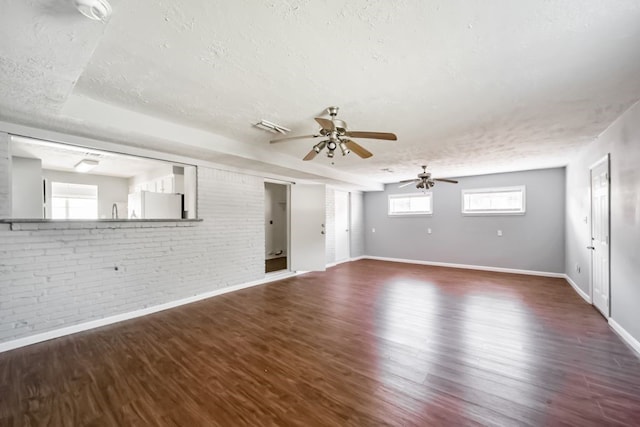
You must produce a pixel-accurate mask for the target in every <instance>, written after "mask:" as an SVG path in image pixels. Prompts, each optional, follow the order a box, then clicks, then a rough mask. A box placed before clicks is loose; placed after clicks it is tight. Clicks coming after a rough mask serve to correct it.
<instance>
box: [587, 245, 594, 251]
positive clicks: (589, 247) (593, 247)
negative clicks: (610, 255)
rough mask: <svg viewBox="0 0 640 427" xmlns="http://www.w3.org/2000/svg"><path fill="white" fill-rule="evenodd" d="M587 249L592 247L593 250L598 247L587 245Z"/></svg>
mask: <svg viewBox="0 0 640 427" xmlns="http://www.w3.org/2000/svg"><path fill="white" fill-rule="evenodd" d="M587 249H591V250H592V251H593V250H595V249H596V248H595V247H593V246H587Z"/></svg>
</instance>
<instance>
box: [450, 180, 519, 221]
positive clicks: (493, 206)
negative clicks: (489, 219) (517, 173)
mask: <svg viewBox="0 0 640 427" xmlns="http://www.w3.org/2000/svg"><path fill="white" fill-rule="evenodd" d="M462 213H463V214H465V215H508V214H513V215H522V214H524V213H525V186H524V185H519V186H515V187H499V188H498V187H496V188H477V189H472V190H462Z"/></svg>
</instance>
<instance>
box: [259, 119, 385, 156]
mask: <svg viewBox="0 0 640 427" xmlns="http://www.w3.org/2000/svg"><path fill="white" fill-rule="evenodd" d="M327 111H328V112H329V116H331V119H326V118H322V117H316V118H315V120H316V122H318V124H319V125H320V130H319V131H318V133H316V134H313V135H299V136H290V137H288V138H281V139H274V140H273V141H271V144H274V143H276V142H282V141H289V140H291V139H302V138H319V137H323V138H326V139H323V140H322V141H320V142H318V143H317V144H316V145H314V146H313V148H312V149H311V151H309V153H308V154H307V155H306V156H304V158H303V159H302V160H311V159H313V158H314V157H315V156H316V155H317V154H318V153H320V152H321V151H322V150H324V149H325V148H326V149H327V157H333V156H334V152H335V150H336V149H337V148H340V151H341V152H342V155H343V156H346V155H347V154H349V153H350V152H352V151H353V152H354V153H356V154H357V155H358V156H360V157H362V158H363V159H367V158H369V157H371V156H373V154H372V153H371V152H370V151H368V150H367V149H365V148H364V147H362V146H361V145H359V144H357V143H356V142H355V141H354V140H352V139H350V138H369V139H384V140H387V141H396V140H397V139H398V137H397V136H396V135H395V134H393V133H387V132H368V131H350V130H348V129H347V123H346V122H344V121H342V120H339V119H336V115H337V114H338V107H329V108H327Z"/></svg>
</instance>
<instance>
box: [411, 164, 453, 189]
mask: <svg viewBox="0 0 640 427" xmlns="http://www.w3.org/2000/svg"><path fill="white" fill-rule="evenodd" d="M436 181H441V182H450V183H452V184H457V183H458V181H456V180H454V179H445V178H431V172H427V166H426V165H423V166H422V172H421V173H419V174H418V177H417V178H413V179H405V180H404V181H400V183H399V184H400V185H399V186H398V188H402V187H406V186H407V185H411V184H415V185H416V188H420V189H423V190H428V189H430V188H431V187H433V186H434V185H436V183H435V182H436Z"/></svg>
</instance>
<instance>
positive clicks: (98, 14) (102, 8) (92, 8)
mask: <svg viewBox="0 0 640 427" xmlns="http://www.w3.org/2000/svg"><path fill="white" fill-rule="evenodd" d="M73 3H74V5H75V6H76V9H78V12H80V13H81V14H83V15H84V16H86V17H87V18H89V19H93V20H94V21H102V22H105V21H107V20H108V19H109V17H110V16H111V5H110V4H109V2H108V1H107V0H73Z"/></svg>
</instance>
